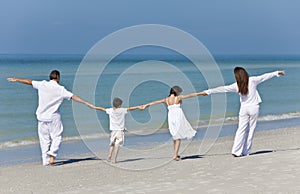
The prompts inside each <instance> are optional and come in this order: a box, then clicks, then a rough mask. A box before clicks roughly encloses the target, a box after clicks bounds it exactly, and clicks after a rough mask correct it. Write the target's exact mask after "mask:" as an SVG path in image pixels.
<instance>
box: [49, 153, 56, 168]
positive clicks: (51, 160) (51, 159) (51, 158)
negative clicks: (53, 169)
mask: <svg viewBox="0 0 300 194" xmlns="http://www.w3.org/2000/svg"><path fill="white" fill-rule="evenodd" d="M54 160H55V157H54V156H51V155H50V160H49V165H50V166H52V165H53V164H54Z"/></svg>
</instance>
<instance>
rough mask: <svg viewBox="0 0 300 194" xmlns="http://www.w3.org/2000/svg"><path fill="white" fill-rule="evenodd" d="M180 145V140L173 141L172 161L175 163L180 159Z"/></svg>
mask: <svg viewBox="0 0 300 194" xmlns="http://www.w3.org/2000/svg"><path fill="white" fill-rule="evenodd" d="M180 143H181V140H180V139H176V140H174V157H173V159H174V160H176V161H179V160H180V157H179V156H178V152H179V147H180Z"/></svg>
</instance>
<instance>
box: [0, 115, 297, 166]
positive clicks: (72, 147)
mask: <svg viewBox="0 0 300 194" xmlns="http://www.w3.org/2000/svg"><path fill="white" fill-rule="evenodd" d="M236 125H237V124H236V123H235V124H232V123H228V124H224V125H223V126H222V129H221V130H220V133H219V135H218V138H223V137H232V138H233V136H234V134H235V131H236V127H237V126H236ZM202 127H203V126H201V128H198V130H197V134H196V136H195V138H193V140H192V141H193V142H194V141H202V140H203V139H204V138H205V139H207V138H206V137H205V135H206V132H207V130H206V129H203V128H205V127H203V128H202ZM293 127H299V128H300V118H292V119H288V120H287V119H285V120H276V121H272V122H271V121H262V122H258V125H257V129H256V131H255V133H258V132H263V131H269V130H278V129H279V130H280V129H281V128H293ZM165 131H166V132H164V131H162V132H159V133H156V134H152V135H146V136H134V135H131V134H128V133H127V134H125V146H124V148H126V149H137V150H143V147H147V146H151V145H156V146H159V145H161V146H163V145H164V144H167V143H170V142H171V136H170V134H169V132H168V131H167V130H165ZM106 135H107V136H108V135H109V134H106ZM108 142H109V138H108V137H107V138H91V139H88V140H69V141H63V143H62V144H61V148H60V151H59V155H58V157H69V156H76V155H84V154H90V153H93V152H106V151H107V150H108ZM139 147H141V148H140V149H139ZM202 149H207V148H202ZM141 155H142V154H141ZM40 157H41V156H40V147H39V144H38V143H36V144H30V145H22V146H17V147H11V148H4V149H0V158H3V159H2V160H1V161H0V167H1V166H10V165H19V164H24V163H30V162H39V161H40ZM101 158H105V157H103V156H101Z"/></svg>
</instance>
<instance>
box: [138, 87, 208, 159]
mask: <svg viewBox="0 0 300 194" xmlns="http://www.w3.org/2000/svg"><path fill="white" fill-rule="evenodd" d="M181 93H182V89H181V88H180V87H179V86H174V87H172V88H171V90H170V95H169V96H168V97H167V98H163V99H161V100H158V101H154V102H150V103H148V104H145V105H143V106H142V109H145V108H146V107H148V106H152V105H155V104H160V103H166V105H167V106H168V110H169V112H168V125H169V131H170V133H171V135H172V137H173V143H174V157H173V159H174V160H176V161H179V160H180V156H179V155H178V151H179V147H180V143H181V139H185V138H187V139H191V138H192V137H194V136H195V134H196V131H195V130H194V129H193V128H192V126H191V125H190V123H189V122H188V121H187V119H186V118H185V116H184V113H183V111H182V109H181V107H180V105H181V101H182V99H185V98H191V97H196V96H199V95H204V92H198V93H192V94H187V95H182V94H181Z"/></svg>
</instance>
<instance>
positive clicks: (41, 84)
mask: <svg viewBox="0 0 300 194" xmlns="http://www.w3.org/2000/svg"><path fill="white" fill-rule="evenodd" d="M32 85H33V87H34V88H35V89H37V90H38V94H39V105H38V108H37V111H36V114H37V118H38V120H40V121H51V120H52V117H53V116H55V115H58V113H59V107H60V105H61V103H62V102H63V100H64V99H68V100H69V99H70V98H71V97H72V95H73V94H72V93H71V92H69V91H67V90H66V89H65V88H64V87H63V86H61V85H59V84H58V83H57V82H56V81H54V80H50V81H32Z"/></svg>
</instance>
